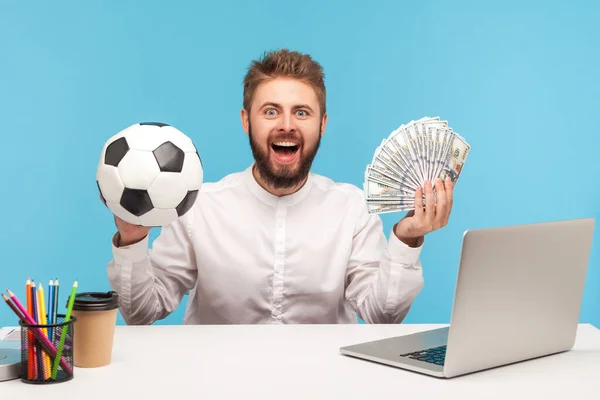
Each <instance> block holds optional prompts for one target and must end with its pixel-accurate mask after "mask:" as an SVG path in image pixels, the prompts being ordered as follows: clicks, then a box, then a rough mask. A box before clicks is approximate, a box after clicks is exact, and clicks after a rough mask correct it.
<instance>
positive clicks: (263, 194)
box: [244, 163, 312, 207]
mask: <svg viewBox="0 0 600 400" xmlns="http://www.w3.org/2000/svg"><path fill="white" fill-rule="evenodd" d="M253 167H254V163H252V165H250V166H249V167H248V168H246V170H245V171H244V178H245V179H244V180H245V181H246V185H247V186H248V189H249V190H250V192H252V194H254V195H255V196H256V197H257V198H258V199H259V200H261V201H262V202H263V203H265V204H267V205H269V206H273V207H277V206H292V205H294V204H297V203H299V202H300V201H302V200H303V199H304V198H305V197H306V195H307V194H308V192H309V191H310V187H311V185H312V173H310V172H309V174H308V179H307V180H306V182H305V183H304V185H303V186H302V187H301V188H300V190H298V191H296V192H295V193H292V194H290V195H287V196H276V195H274V194H272V193H270V192H268V191H266V190H265V189H264V188H263V187H262V186H260V185H259V184H258V182H256V179H255V178H254V174H253V173H252V168H253Z"/></svg>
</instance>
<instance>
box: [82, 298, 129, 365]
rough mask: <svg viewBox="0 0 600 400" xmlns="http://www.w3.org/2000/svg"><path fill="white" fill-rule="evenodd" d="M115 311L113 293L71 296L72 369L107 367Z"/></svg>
mask: <svg viewBox="0 0 600 400" xmlns="http://www.w3.org/2000/svg"><path fill="white" fill-rule="evenodd" d="M118 309H119V296H118V294H117V293H116V292H112V291H111V292H104V293H103V292H87V293H79V294H77V295H75V302H74V304H73V312H72V313H73V315H74V316H75V317H76V318H77V325H76V326H75V329H74V340H73V342H74V343H73V364H74V365H75V366H76V367H80V368H97V367H104V366H106V365H109V364H110V362H111V357H112V349H113V338H114V334H115V326H116V324H117V311H118Z"/></svg>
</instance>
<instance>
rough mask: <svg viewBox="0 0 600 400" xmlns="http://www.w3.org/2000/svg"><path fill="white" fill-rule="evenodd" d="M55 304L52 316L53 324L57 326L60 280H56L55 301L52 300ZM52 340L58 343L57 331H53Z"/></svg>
mask: <svg viewBox="0 0 600 400" xmlns="http://www.w3.org/2000/svg"><path fill="white" fill-rule="evenodd" d="M52 302H53V303H54V315H53V316H52V323H53V324H56V316H57V315H58V278H57V279H55V280H54V299H52ZM52 333H53V335H52V336H53V337H52V340H53V341H56V339H57V338H56V329H54V330H53V332H52Z"/></svg>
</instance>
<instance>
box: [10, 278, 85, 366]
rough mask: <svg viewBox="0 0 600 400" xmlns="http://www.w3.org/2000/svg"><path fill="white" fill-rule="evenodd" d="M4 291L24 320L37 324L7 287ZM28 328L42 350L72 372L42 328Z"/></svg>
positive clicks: (30, 323)
mask: <svg viewBox="0 0 600 400" xmlns="http://www.w3.org/2000/svg"><path fill="white" fill-rule="evenodd" d="M6 291H7V292H8V295H9V297H10V299H11V300H12V301H13V303H14V305H15V306H16V307H17V308H18V309H19V310H20V311H21V314H22V315H23V317H24V318H25V321H24V322H25V323H27V324H29V325H37V323H36V322H35V321H34V320H33V318H32V317H31V315H29V314H28V313H27V310H25V307H23V304H21V302H20V301H19V299H18V298H17V296H16V295H15V294H14V293H13V292H11V291H10V290H8V289H7V290H6ZM29 330H30V331H31V332H33V334H34V336H35V337H36V338H37V339H38V340H39V342H40V344H41V345H42V346H43V347H44V350H46V351H47V352H48V354H50V357H56V359H55V361H56V360H60V365H61V366H62V367H63V369H64V371H65V372H66V373H68V374H72V373H73V369H72V368H71V366H70V365H69V364H68V363H67V361H66V360H65V359H64V357H58V356H57V355H58V350H57V349H56V347H54V345H53V344H52V343H50V341H49V340H48V338H47V337H46V336H44V333H43V332H42V330H41V329H40V328H30V329H29ZM34 376H35V375H34Z"/></svg>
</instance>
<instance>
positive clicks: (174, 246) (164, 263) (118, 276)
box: [107, 210, 197, 325]
mask: <svg viewBox="0 0 600 400" xmlns="http://www.w3.org/2000/svg"><path fill="white" fill-rule="evenodd" d="M192 214H193V210H190V212H188V213H187V214H186V215H184V216H183V217H181V218H180V219H178V220H177V221H175V222H173V223H172V224H170V225H168V226H165V227H163V228H162V230H161V233H160V235H159V236H158V237H157V238H156V240H155V241H154V242H153V244H152V249H151V250H150V249H149V247H148V244H149V243H148V240H149V239H148V236H146V237H144V238H143V239H142V240H141V241H138V242H136V243H133V244H127V245H125V246H122V247H119V243H118V239H119V234H118V233H117V234H116V235H115V237H114V238H113V243H112V252H113V260H111V261H110V262H109V263H108V266H107V272H108V279H109V282H110V285H111V287H112V288H113V290H114V291H116V292H118V293H119V299H120V304H119V307H120V311H121V314H122V315H123V318H124V320H125V322H126V323H127V324H130V325H148V324H152V323H153V322H155V321H157V320H160V319H163V318H165V317H166V316H168V315H169V314H170V313H171V312H173V311H174V310H175V309H176V308H177V306H179V303H180V302H181V299H182V298H183V295H184V294H185V293H186V291H188V290H190V289H192V287H193V286H194V284H195V282H196V278H197V267H196V262H195V256H194V251H193V248H192V243H191V240H190V229H191V224H192V221H191V219H192Z"/></svg>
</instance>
